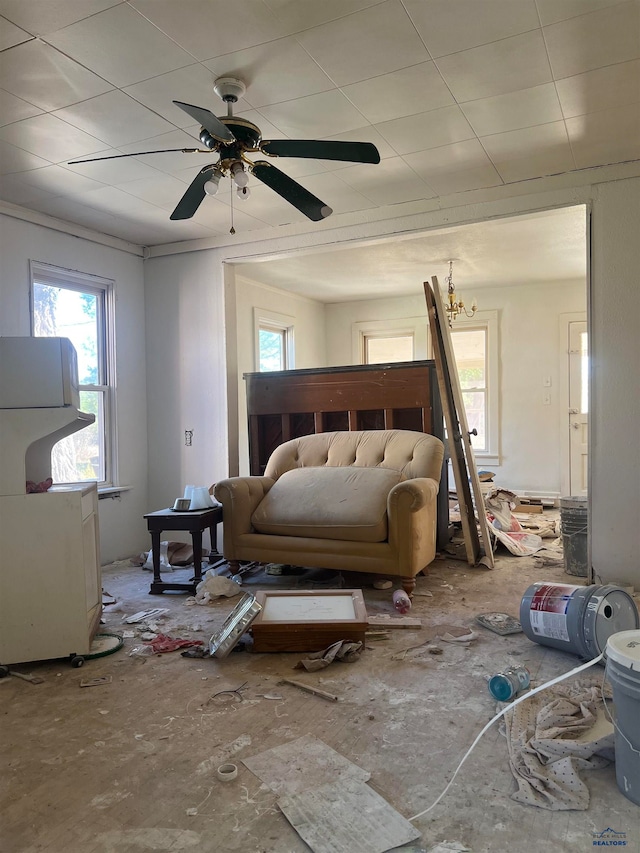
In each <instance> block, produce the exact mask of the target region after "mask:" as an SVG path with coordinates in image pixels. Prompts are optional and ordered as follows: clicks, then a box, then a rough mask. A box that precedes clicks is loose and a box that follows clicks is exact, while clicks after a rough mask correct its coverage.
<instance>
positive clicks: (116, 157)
mask: <svg viewBox="0 0 640 853" xmlns="http://www.w3.org/2000/svg"><path fill="white" fill-rule="evenodd" d="M174 152H175V153H176V154H177V153H178V152H179V153H181V154H211V151H210V150H209V149H208V148H157V149H156V150H155V151H136V152H134V153H133V154H110V155H109V156H108V157H89V159H88V160H69V162H68V163H67V166H75V165H76V164H78V163H97V162H98V160H120V159H121V158H122V157H142V156H143V155H144V154H172V153H174Z"/></svg>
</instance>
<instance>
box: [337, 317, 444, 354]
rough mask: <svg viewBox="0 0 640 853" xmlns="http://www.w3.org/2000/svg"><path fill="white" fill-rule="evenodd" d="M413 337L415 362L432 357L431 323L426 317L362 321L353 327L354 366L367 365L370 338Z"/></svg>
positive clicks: (352, 350) (352, 348) (352, 349)
mask: <svg viewBox="0 0 640 853" xmlns="http://www.w3.org/2000/svg"><path fill="white" fill-rule="evenodd" d="M409 335H410V336H411V337H413V359H412V360H413V361H420V360H421V359H426V358H432V356H430V354H429V352H430V340H429V323H428V321H427V318H426V317H400V318H398V319H395V320H362V321H359V322H356V323H353V324H352V326H351V352H352V358H353V363H354V364H367V360H366V359H367V349H366V348H367V341H366V339H367V338H368V337H379V338H382V337H385V338H395V337H407V336H409Z"/></svg>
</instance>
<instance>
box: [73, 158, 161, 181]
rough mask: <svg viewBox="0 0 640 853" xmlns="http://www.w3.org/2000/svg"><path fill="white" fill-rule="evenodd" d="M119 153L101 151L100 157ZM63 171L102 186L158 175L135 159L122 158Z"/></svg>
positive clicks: (86, 164)
mask: <svg viewBox="0 0 640 853" xmlns="http://www.w3.org/2000/svg"><path fill="white" fill-rule="evenodd" d="M120 153H122V152H120V151H114V150H109V151H101V152H100V155H96V156H103V157H107V156H109V155H111V154H115V155H117V154H120ZM64 168H65V169H69V170H70V171H72V172H75V173H76V174H78V175H85V176H86V177H87V178H91V179H92V180H94V181H100V183H102V184H109V185H113V186H115V185H117V184H119V183H126V182H127V181H136V180H142V179H143V178H152V177H155V176H156V175H158V174H159V172H158V170H157V169H154V168H152V167H151V166H148V165H147V164H146V163H143V162H141V160H139V159H138V158H137V157H123V158H121V159H118V160H96V161H94V162H91V163H80V164H78V165H73V166H69V165H68V164H65V165H64Z"/></svg>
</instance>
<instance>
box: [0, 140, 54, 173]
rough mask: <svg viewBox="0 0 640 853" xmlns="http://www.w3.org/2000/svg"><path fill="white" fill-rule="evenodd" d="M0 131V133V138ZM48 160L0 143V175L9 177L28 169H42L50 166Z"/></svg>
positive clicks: (5, 143)
mask: <svg viewBox="0 0 640 853" xmlns="http://www.w3.org/2000/svg"><path fill="white" fill-rule="evenodd" d="M1 136H2V131H0V137H1ZM50 165H51V163H50V162H49V161H48V160H43V159H42V158H41V157H36V156H35V154H30V153H29V152H28V151H24V150H23V149H22V148H17V147H16V146H15V145H10V144H9V143H7V142H2V141H0V175H10V174H13V173H14V172H26V171H28V170H29V169H42V168H44V167H45V166H50Z"/></svg>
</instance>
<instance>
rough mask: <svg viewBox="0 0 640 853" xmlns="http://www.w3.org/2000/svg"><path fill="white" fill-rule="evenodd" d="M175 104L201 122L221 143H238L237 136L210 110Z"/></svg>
mask: <svg viewBox="0 0 640 853" xmlns="http://www.w3.org/2000/svg"><path fill="white" fill-rule="evenodd" d="M173 103H174V104H175V105H176V107H180V109H181V110H184V112H185V113H187V115H190V116H191V118H194V119H195V120H196V121H199V122H200V124H201V125H202V127H204V129H205V130H208V131H209V133H210V134H211V136H213V138H214V139H218V140H219V141H220V142H235V141H236V138H235V136H234V135H233V133H231V131H230V130H229V128H228V127H227V126H226V124H223V123H222V122H221V121H220V119H219V118H217V117H216V116H214V114H213V113H212V112H211V111H210V110H205V108H204V107H194V106H193V104H184V103H183V102H182V101H174V102H173Z"/></svg>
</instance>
